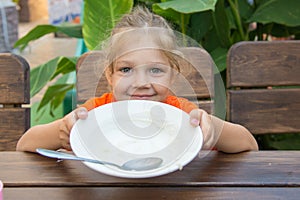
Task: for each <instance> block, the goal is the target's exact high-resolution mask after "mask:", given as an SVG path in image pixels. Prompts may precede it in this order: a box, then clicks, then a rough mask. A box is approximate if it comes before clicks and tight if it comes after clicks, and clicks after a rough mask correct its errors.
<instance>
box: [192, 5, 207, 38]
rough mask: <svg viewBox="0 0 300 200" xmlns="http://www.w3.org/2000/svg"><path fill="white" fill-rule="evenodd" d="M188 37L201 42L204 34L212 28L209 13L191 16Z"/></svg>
mask: <svg viewBox="0 0 300 200" xmlns="http://www.w3.org/2000/svg"><path fill="white" fill-rule="evenodd" d="M190 27H191V28H190V29H189V36H191V37H192V38H193V39H195V40H197V41H201V40H202V39H203V37H204V36H205V34H207V33H208V31H209V30H210V29H211V28H212V27H213V23H212V16H211V11H204V12H199V13H195V14H192V15H191V20H190Z"/></svg>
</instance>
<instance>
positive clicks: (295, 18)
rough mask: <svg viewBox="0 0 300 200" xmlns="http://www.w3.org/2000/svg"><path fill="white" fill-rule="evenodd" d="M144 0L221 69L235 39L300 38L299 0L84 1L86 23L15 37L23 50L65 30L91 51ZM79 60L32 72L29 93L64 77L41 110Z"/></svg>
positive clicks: (56, 99) (67, 84) (68, 85)
mask: <svg viewBox="0 0 300 200" xmlns="http://www.w3.org/2000/svg"><path fill="white" fill-rule="evenodd" d="M140 3H143V4H145V5H147V6H148V7H150V8H152V9H153V11H154V12H155V13H157V14H159V15H161V16H163V17H165V18H166V19H168V20H169V21H170V22H172V23H173V24H174V26H175V28H176V29H177V30H178V31H181V32H182V33H183V34H187V35H189V36H190V37H192V38H193V39H194V40H196V41H197V42H198V43H199V44H201V45H202V46H203V47H204V48H205V49H206V50H207V51H208V52H209V53H210V54H211V55H212V57H213V59H214V61H215V63H216V65H217V66H218V68H219V71H221V72H222V71H224V70H225V69H226V55H227V51H228V49H229V48H230V47H231V45H233V44H234V43H236V42H239V41H244V40H266V39H267V38H268V36H270V35H271V36H276V37H288V36H291V35H292V36H294V37H295V38H296V39H298V38H299V35H300V10H299V9H298V8H299V7H300V1H299V0H289V2H288V3H287V2H286V1H285V0H169V1H166V0H161V1H158V0H136V1H135V2H133V1H132V0H101V1H99V0H85V1H84V12H83V13H84V16H83V18H84V21H83V24H82V26H81V25H79V26H66V25H62V26H52V25H40V26H37V27H36V28H34V29H33V30H31V31H30V32H29V33H28V34H27V35H26V36H24V37H23V38H21V39H20V40H19V41H17V43H16V44H15V47H20V48H21V49H23V48H25V47H26V45H28V43H29V42H30V41H32V40H35V39H38V38H39V37H42V36H43V35H45V34H48V33H51V32H56V31H61V32H63V33H65V34H67V35H69V36H71V37H77V38H81V37H82V38H83V39H84V42H85V44H86V46H87V48H88V50H93V49H94V48H96V47H97V45H98V44H100V43H101V41H103V40H105V39H106V38H107V37H108V34H109V33H110V30H111V29H112V27H113V26H114V24H115V22H116V21H117V20H118V19H119V17H121V16H122V15H123V14H124V13H128V12H129V11H130V10H131V9H132V7H133V4H140ZM81 30H82V32H81ZM76 60H77V58H66V57H58V58H55V59H53V60H51V61H49V62H47V63H45V64H43V65H41V66H38V67H37V68H35V69H33V70H32V71H31V96H34V95H35V94H37V93H38V92H39V91H40V90H41V89H42V88H44V87H45V86H46V85H47V83H48V82H50V81H53V80H56V79H57V77H58V76H59V77H60V78H59V79H58V80H57V81H55V82H54V83H53V84H52V85H50V86H49V87H48V89H47V91H46V93H45V95H44V96H43V99H42V101H41V103H40V105H39V110H40V109H41V108H43V107H44V106H45V105H47V104H50V105H51V109H55V108H56V107H57V106H58V105H60V104H61V103H62V101H63V98H64V96H65V94H66V92H67V91H69V90H71V89H73V88H74V81H75V80H74V71H75V65H76ZM70 79H71V81H70Z"/></svg>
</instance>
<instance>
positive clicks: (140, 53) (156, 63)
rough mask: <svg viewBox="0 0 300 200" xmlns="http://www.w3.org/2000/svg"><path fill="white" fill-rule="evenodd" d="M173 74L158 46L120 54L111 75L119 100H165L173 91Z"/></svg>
mask: <svg viewBox="0 0 300 200" xmlns="http://www.w3.org/2000/svg"><path fill="white" fill-rule="evenodd" d="M173 74H174V72H173V69H172V68H171V67H170V64H169V62H168V59H167V57H166V56H165V55H164V54H163V53H161V52H160V51H159V50H156V49H140V50H136V51H131V52H129V53H126V54H124V55H122V56H121V57H119V58H118V59H117V60H116V61H115V63H114V69H113V73H112V74H111V75H110V77H107V79H108V81H109V83H110V85H111V87H112V90H113V94H114V97H115V99H116V100H117V101H120V100H129V99H131V100H132V99H135V100H152V101H164V100H165V98H166V96H167V95H168V94H169V88H170V86H171V84H172V79H173Z"/></svg>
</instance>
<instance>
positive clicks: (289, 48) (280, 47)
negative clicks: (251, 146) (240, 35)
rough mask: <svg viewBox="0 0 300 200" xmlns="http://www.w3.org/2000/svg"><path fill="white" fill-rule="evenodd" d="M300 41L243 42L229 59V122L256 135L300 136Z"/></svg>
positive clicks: (232, 52)
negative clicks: (298, 134)
mask: <svg viewBox="0 0 300 200" xmlns="http://www.w3.org/2000/svg"><path fill="white" fill-rule="evenodd" d="M299 77H300V41H296V40H295V41H274V42H240V43H237V44H235V45H233V46H232V47H231V49H230V50H229V53H228V57H227V119H228V120H229V121H232V122H235V123H238V124H242V125H244V126H245V127H247V128H248V129H249V130H250V131H251V132H252V133H253V134H277V133H299V132H300V78H299Z"/></svg>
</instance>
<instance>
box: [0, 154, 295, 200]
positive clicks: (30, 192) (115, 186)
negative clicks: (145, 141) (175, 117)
mask: <svg viewBox="0 0 300 200" xmlns="http://www.w3.org/2000/svg"><path fill="white" fill-rule="evenodd" d="M204 153H205V154H207V155H206V156H205V157H202V158H196V159H194V160H193V161H192V162H191V163H189V164H188V165H187V166H186V167H185V168H183V170H182V171H176V172H173V173H171V174H167V175H163V176H160V177H155V178H147V179H125V178H116V177H111V176H107V175H104V174H101V173H99V172H96V171H93V170H91V169H90V168H88V167H86V166H85V165H84V164H83V163H81V162H76V161H63V162H56V160H55V159H51V158H46V157H43V156H40V155H37V154H33V153H24V152H0V179H1V180H2V181H3V183H4V197H3V198H4V200H11V199H14V200H15V199H25V200H26V199H30V200H32V199H43V200H47V199H51V200H54V199H55V200H57V199H72V200H75V199H155V200H156V199H172V200H173V199H179V200H184V199H189V200H191V199H205V198H210V199H233V198H234V199H299V195H300V151H259V152H245V153H240V154H224V153H220V152H203V154H204Z"/></svg>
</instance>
